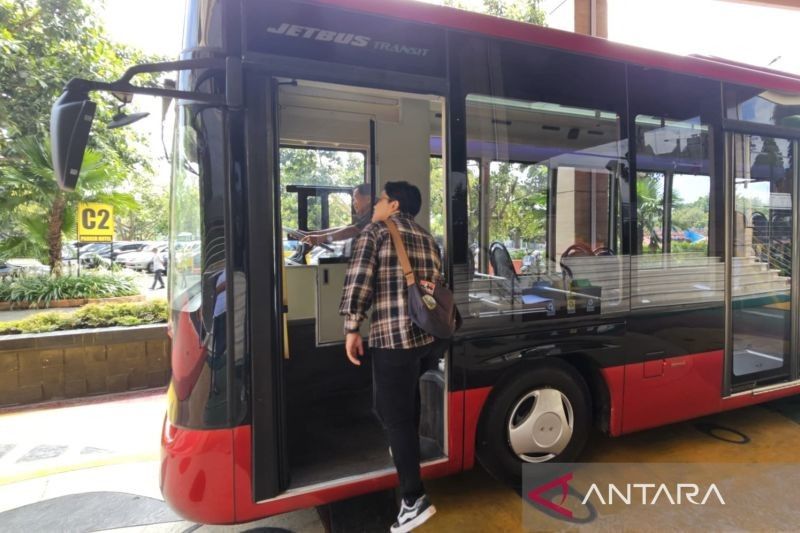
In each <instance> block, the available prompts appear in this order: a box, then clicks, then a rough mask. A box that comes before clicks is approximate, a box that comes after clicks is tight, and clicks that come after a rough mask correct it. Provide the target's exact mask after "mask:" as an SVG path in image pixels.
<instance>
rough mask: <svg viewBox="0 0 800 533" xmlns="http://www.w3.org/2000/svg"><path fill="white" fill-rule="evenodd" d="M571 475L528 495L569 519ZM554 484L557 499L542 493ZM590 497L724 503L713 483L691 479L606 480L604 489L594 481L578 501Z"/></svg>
mask: <svg viewBox="0 0 800 533" xmlns="http://www.w3.org/2000/svg"><path fill="white" fill-rule="evenodd" d="M572 477H573V475H572V472H570V473H568V474H565V475H563V476H561V477H558V478H555V479H553V480H551V481H548V482H547V483H545V484H543V485H540V486H538V487H535V488H534V489H533V490H531V491H530V492H529V493H528V498H529V499H530V500H531V501H532V502H533V503H535V504H537V505H540V506H542V507H544V508H546V509H549V510H551V511H554V512H556V513H558V514H560V515H561V516H564V517H566V518H568V519H572V518H573V514H572V511H570V510H569V509H567V508H566V507H564V506H563V504H564V502H565V501H566V499H567V496H568V495H569V489H570V486H569V482H570V481H572ZM556 487H559V488H560V489H561V491H560V492H561V501H560V502H558V503H554V502H553V501H551V500H550V499H547V498H546V497H545V496H544V495H545V494H546V493H548V492H550V491H551V490H553V489H555V488H556ZM701 494H703V496H702V499H701V498H700V495H701ZM592 497H593V498H592ZM590 498H592V500H591V501H592V503H599V504H600V505H614V503H615V501H617V502H619V503H622V504H625V505H632V504H633V505H635V504H641V505H656V504H658V503H659V501H661V502H662V503H663V502H669V503H670V504H671V505H683V504H684V503H690V504H692V505H705V504H706V502H708V501H709V500H710V499H716V501H717V502H718V503H719V504H721V505H726V504H725V500H724V499H723V497H722V493H720V491H719V489H718V488H717V486H716V485H715V484H714V483H712V484H711V485H709V487H708V488H707V489H706V490H705V491H703V490H702V489H701V487H700V486H699V485H697V484H695V483H676V484H675V485H674V486H671V485H667V484H666V483H659V484H656V483H627V484H625V485H622V486H621V487H620V486H617V485H616V484H614V483H609V484H608V485H607V486H606V490H605V491H601V490H600V487H599V486H598V485H597V483H592V484H591V486H590V487H589V490H588V491H587V492H586V496H584V497H583V500H581V505H584V506H585V505H586V504H587V502H589V501H590ZM554 499H555V498H554ZM712 503H714V502H712Z"/></svg>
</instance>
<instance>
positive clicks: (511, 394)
mask: <svg viewBox="0 0 800 533" xmlns="http://www.w3.org/2000/svg"><path fill="white" fill-rule="evenodd" d="M591 413H592V407H591V397H590V394H589V388H588V387H587V385H586V382H585V381H584V379H583V378H582V377H581V375H580V374H579V373H578V372H577V371H576V370H575V369H573V368H572V367H571V366H569V365H567V364H566V363H561V362H558V363H556V362H552V363H546V364H544V365H543V366H541V367H538V368H535V369H531V370H530V371H528V372H526V373H524V374H522V375H520V376H518V377H517V378H515V379H513V380H512V381H510V382H508V383H506V384H505V385H504V386H502V389H500V390H499V391H498V394H497V395H496V396H494V398H492V399H491V400H490V403H489V405H487V410H486V412H485V413H484V416H483V417H482V420H481V423H482V430H481V433H480V435H479V440H478V443H477V451H478V458H479V460H480V462H481V464H482V465H483V466H484V467H485V468H486V469H487V470H489V472H490V473H491V474H492V475H494V476H495V477H496V478H498V479H500V480H501V481H504V482H506V483H509V484H511V485H513V486H514V487H519V486H520V485H521V483H522V467H523V465H525V464H531V463H545V462H569V461H573V460H575V459H576V458H577V457H578V455H579V454H580V452H581V450H582V449H583V446H584V445H585V444H586V438H587V436H588V434H589V428H590V427H591Z"/></svg>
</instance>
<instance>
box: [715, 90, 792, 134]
mask: <svg viewBox="0 0 800 533" xmlns="http://www.w3.org/2000/svg"><path fill="white" fill-rule="evenodd" d="M725 108H726V115H727V117H728V118H729V119H734V120H743V121H746V122H755V123H758V124H769V125H774V126H782V127H784V128H797V129H800V96H798V95H796V94H787V93H782V92H779V91H765V90H763V89H754V88H751V87H726V88H725Z"/></svg>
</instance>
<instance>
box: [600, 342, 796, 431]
mask: <svg viewBox="0 0 800 533" xmlns="http://www.w3.org/2000/svg"><path fill="white" fill-rule="evenodd" d="M723 366H724V352H723V351H722V350H718V351H713V352H706V353H699V354H692V355H685V356H680V357H670V358H668V359H659V360H655V361H647V362H644V363H634V364H630V365H623V366H618V367H613V368H606V369H603V372H602V374H603V377H604V379H605V381H606V384H607V385H608V389H609V392H610V397H611V413H610V414H611V416H610V420H611V424H610V426H611V427H610V433H611V435H615V436H616V435H622V434H624V433H631V432H633V431H638V430H641V429H648V428H654V427H658V426H663V425H665V424H670V423H673V422H680V421H682V420H689V419H691V418H696V417H699V416H704V415H708V414H713V413H718V412H720V411H726V410H729V409H736V408H738V407H746V406H748V405H755V404H759V403H762V402H765V401H769V400H774V399H777V398H782V397H784V396H791V395H793V394H798V393H800V387H791V388H786V389H781V390H777V391H773V392H769V393H764V394H758V395H752V394H751V395H740V396H735V397H731V398H723V397H722V378H723V375H724V374H723V373H724V368H723Z"/></svg>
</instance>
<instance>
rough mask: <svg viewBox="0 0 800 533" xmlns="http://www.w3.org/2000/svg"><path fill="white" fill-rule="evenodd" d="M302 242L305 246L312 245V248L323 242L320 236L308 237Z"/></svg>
mask: <svg viewBox="0 0 800 533" xmlns="http://www.w3.org/2000/svg"><path fill="white" fill-rule="evenodd" d="M300 242H302V243H304V244H310V245H311V246H316V245H318V244H319V243H320V242H322V238H321V237H320V236H318V235H306V236H305V237H303V240H301V241H300Z"/></svg>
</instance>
